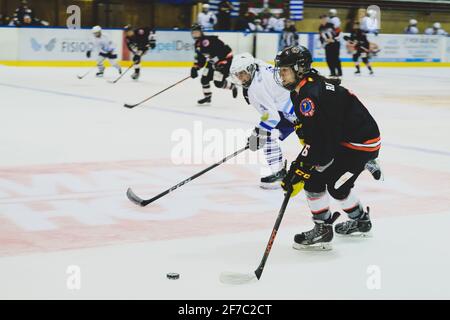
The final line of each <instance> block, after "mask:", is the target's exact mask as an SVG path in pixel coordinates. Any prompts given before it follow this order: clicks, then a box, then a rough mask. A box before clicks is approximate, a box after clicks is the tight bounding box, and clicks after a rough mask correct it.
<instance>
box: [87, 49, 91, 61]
mask: <svg viewBox="0 0 450 320" xmlns="http://www.w3.org/2000/svg"><path fill="white" fill-rule="evenodd" d="M86 57H87V58H88V59H89V58H90V57H91V50H88V51H86Z"/></svg>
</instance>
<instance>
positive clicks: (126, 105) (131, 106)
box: [123, 76, 191, 109]
mask: <svg viewBox="0 0 450 320" xmlns="http://www.w3.org/2000/svg"><path fill="white" fill-rule="evenodd" d="M190 77H191V76H188V77H186V78H183V79H181V80H180V81H178V82H176V83H174V84H172V85H171V86H169V87H167V88H165V89H164V90H161V91H159V92H158V93H155V94H154V95H152V96H151V97H148V98H147V99H145V100H142V101H141V102H139V103H136V104H127V103H125V104H124V105H123V106H124V107H125V108H130V109H131V108H134V107H137V106H139V105H141V104H143V103H144V102H147V101H148V100H150V99H151V98H154V97H156V96H157V95H159V94H160V93H163V92H164V91H167V90H169V89H170V88H172V87H175V86H176V85H177V84H180V83H181V82H183V81H185V80H187V79H189V78H190Z"/></svg>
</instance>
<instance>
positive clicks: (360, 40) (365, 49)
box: [344, 22, 373, 75]
mask: <svg viewBox="0 0 450 320" xmlns="http://www.w3.org/2000/svg"><path fill="white" fill-rule="evenodd" d="M344 40H347V41H348V42H349V43H350V44H351V45H353V46H354V50H355V51H354V53H353V62H355V67H356V71H355V74H356V75H359V74H361V70H360V67H359V57H361V59H362V61H363V62H364V63H365V65H366V66H367V69H369V73H370V74H371V75H372V74H373V69H372V66H371V65H370V62H369V57H370V43H369V40H367V36H366V33H365V32H364V31H362V30H361V29H360V27H359V22H355V23H354V25H353V30H352V33H351V35H350V36H344Z"/></svg>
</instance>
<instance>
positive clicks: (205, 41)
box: [202, 39, 209, 47]
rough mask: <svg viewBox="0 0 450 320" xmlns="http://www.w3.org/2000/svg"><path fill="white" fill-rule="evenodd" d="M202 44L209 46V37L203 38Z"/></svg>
mask: <svg viewBox="0 0 450 320" xmlns="http://www.w3.org/2000/svg"><path fill="white" fill-rule="evenodd" d="M202 45H203V46H204V47H207V46H209V40H208V39H205V40H203V41H202Z"/></svg>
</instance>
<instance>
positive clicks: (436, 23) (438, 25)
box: [433, 22, 441, 29]
mask: <svg viewBox="0 0 450 320" xmlns="http://www.w3.org/2000/svg"><path fill="white" fill-rule="evenodd" d="M433 28H435V29H440V28H441V24H440V23H439V22H435V23H434V24H433Z"/></svg>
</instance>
